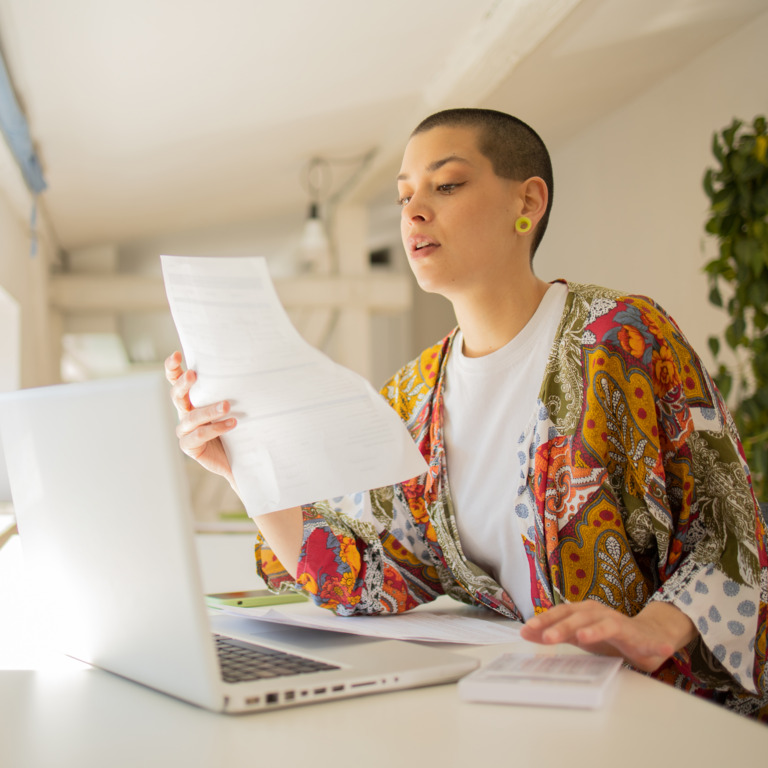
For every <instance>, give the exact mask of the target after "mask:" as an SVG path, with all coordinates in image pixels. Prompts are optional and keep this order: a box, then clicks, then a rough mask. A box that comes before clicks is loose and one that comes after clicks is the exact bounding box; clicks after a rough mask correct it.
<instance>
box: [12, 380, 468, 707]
mask: <svg viewBox="0 0 768 768" xmlns="http://www.w3.org/2000/svg"><path fill="white" fill-rule="evenodd" d="M175 420H176V419H175V414H174V413H173V408H172V406H171V403H170V399H169V393H168V386H167V383H166V382H165V381H164V380H163V378H162V376H160V375H155V374H151V375H141V376H135V377H130V378H125V379H109V380H102V381H96V382H87V383H82V384H67V385H59V386H53V387H43V388H38V389H29V390H22V391H19V392H15V393H10V394H3V395H0V434H2V439H3V444H4V446H5V454H6V460H7V464H8V474H9V477H10V482H11V491H12V494H13V501H14V508H15V512H16V515H17V520H18V527H19V534H20V537H21V543H22V548H23V551H24V559H25V562H26V565H27V569H28V571H29V572H30V575H31V576H32V577H34V579H35V581H36V582H37V584H38V585H39V588H40V589H41V590H42V593H41V594H42V595H43V596H44V597H43V598H42V599H40V601H39V604H40V606H41V610H43V611H45V612H46V616H50V619H49V621H48V626H49V627H50V634H51V637H52V638H55V641H56V645H57V646H58V647H60V648H61V649H62V650H63V651H64V652H65V653H67V654H68V655H70V656H73V657H75V658H77V659H80V660H82V661H85V662H87V663H89V664H91V665H93V666H95V667H99V668H101V669H104V670H108V671H109V672H113V673H115V674H117V675H121V676H122V677H125V678H129V679H130V680H133V681H135V682H138V683H141V684H143V685H146V686H149V687H151V688H154V689H156V690H158V691H162V692H164V693H167V694H170V695H172V696H175V697H177V698H179V699H183V700H185V701H188V702H192V703H194V704H197V705H199V706H201V707H206V708H208V709H212V710H217V711H224V712H247V711H259V710H267V709H273V708H277V707H286V706H293V705H298V704H306V703H311V702H320V701H326V700H328V699H333V698H342V697H348V696H355V695H362V694H368V693H373V692H376V691H385V690H389V689H397V688H409V687H415V686H421V685H430V684H435V683H440V682H448V681H452V680H456V679H458V678H459V677H461V676H462V675H464V674H466V673H467V672H469V671H471V670H472V669H473V668H474V667H475V666H477V663H476V661H475V660H473V659H470V658H468V657H463V656H460V655H457V654H453V653H449V652H446V651H438V650H435V649H433V648H426V647H422V646H418V645H415V644H412V643H404V642H397V641H380V640H371V639H367V638H360V637H354V636H351V635H336V634H332V633H327V632H320V631H316V630H304V629H299V628H288V627H284V628H276V627H275V626H274V625H266V626H260V623H259V622H249V623H248V629H247V630H244V629H243V627H242V625H238V628H237V632H238V634H237V637H236V638H234V639H233V638H231V637H227V636H226V632H219V633H218V635H219V636H218V637H216V636H214V634H213V632H212V626H211V622H212V621H214V622H215V621H216V620H217V619H216V618H212V617H211V616H210V615H209V612H208V609H207V608H206V606H205V602H204V596H203V586H202V582H201V576H200V573H199V568H198V561H197V553H196V549H195V543H194V538H193V521H192V514H191V511H190V505H189V499H188V490H187V483H186V480H185V477H184V470H183V465H182V457H181V454H180V451H179V448H178V445H177V442H176V437H175V433H174V425H175ZM318 610H321V609H319V608H318ZM221 621H222V622H224V623H225V624H226V620H224V619H223V618H222V620H221ZM229 621H230V622H231V621H232V620H231V619H230V620H229ZM229 629H232V627H231V626H230V627H229ZM244 631H245V632H246V633H247V634H245V635H244V634H243V632H244ZM229 634H230V635H231V632H230V633H229ZM244 640H245V642H244ZM217 646H222V649H221V650H222V657H233V656H238V655H240V654H243V653H245V654H246V655H248V654H250V653H251V652H252V651H253V648H249V646H250V647H253V646H261V649H262V650H261V654H262V657H263V658H262V659H261V661H258V660H253V661H251V662H248V663H247V664H245V665H244V666H245V668H246V669H245V678H246V679H243V680H240V681H237V679H239V677H238V676H242V675H243V669H242V667H243V665H242V664H240V663H234V666H235V667H238V666H239V667H241V668H240V669H239V671H238V670H237V669H233V668H232V665H231V664H230V662H229V661H220V656H219V654H218V653H217ZM256 651H258V649H256ZM256 651H253V652H254V653H255V652H256ZM282 653H287V654H290V656H292V657H294V658H283V657H282V656H281V654H282ZM296 657H298V658H296ZM307 657H310V662H306V663H308V664H309V669H308V670H306V669H304V670H303V669H302V665H304V664H305V662H304V661H302V659H303V658H307ZM222 673H223V674H222ZM265 675H266V677H265ZM225 677H226V679H225Z"/></svg>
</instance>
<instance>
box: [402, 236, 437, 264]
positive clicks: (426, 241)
mask: <svg viewBox="0 0 768 768" xmlns="http://www.w3.org/2000/svg"><path fill="white" fill-rule="evenodd" d="M439 247H440V243H438V242H437V241H436V240H433V239H432V238H431V237H425V236H423V235H422V236H419V235H414V236H411V237H409V238H408V255H409V256H410V257H411V258H412V259H418V258H423V257H424V256H430V255H431V254H433V253H434V252H435V251H436V250H437V249H438V248H439Z"/></svg>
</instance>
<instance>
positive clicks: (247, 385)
mask: <svg viewBox="0 0 768 768" xmlns="http://www.w3.org/2000/svg"><path fill="white" fill-rule="evenodd" d="M160 258H161V261H162V268H163V278H164V281H165V289H166V293H167V295H168V302H169V304H170V307H171V314H172V315H173V320H174V322H175V324H176V329H177V331H178V334H179V340H180V342H181V346H182V349H183V352H184V357H185V360H186V364H187V366H188V367H189V368H190V369H193V370H195V371H196V372H197V381H196V382H195V384H194V386H193V387H192V390H191V391H190V398H191V400H192V403H193V404H194V405H195V406H201V405H206V404H209V403H213V402H218V401H219V400H229V402H230V403H231V405H232V415H233V416H235V417H236V418H237V420H238V425H237V427H236V428H235V429H234V430H233V431H232V432H231V433H229V434H227V435H226V436H225V437H224V438H223V442H224V447H225V450H226V452H227V455H228V457H229V460H230V464H231V465H232V472H233V474H234V477H235V481H236V483H237V487H238V490H239V493H240V497H241V498H242V500H243V503H244V504H245V508H246V510H247V511H248V514H249V515H251V517H256V516H258V515H262V514H265V513H267V512H274V511H276V510H279V509H285V508H287V507H293V506H297V505H300V504H307V503H311V502H315V501H321V500H323V499H328V498H333V497H335V496H342V495H345V494H349V493H356V492H358V491H363V490H368V489H370V488H379V487H382V486H386V485H392V484H394V483H398V482H401V481H403V480H408V479H410V478H412V477H416V476H417V475H420V474H423V473H424V472H425V471H426V469H427V467H426V463H425V461H424V459H423V458H422V456H421V454H420V453H419V451H418V449H417V448H416V446H415V444H414V442H413V440H412V439H411V437H410V435H409V433H408V431H407V430H406V428H405V426H404V425H403V423H402V422H401V421H400V419H399V417H398V416H397V414H396V413H395V412H394V411H393V410H392V409H391V408H390V407H389V405H388V404H387V403H386V402H385V401H384V399H383V398H382V397H381V396H380V395H379V394H378V393H377V392H376V391H375V390H374V389H373V387H371V385H370V384H369V383H368V382H367V381H366V380H365V379H364V378H363V377H362V376H359V375H358V374H356V373H354V372H353V371H350V370H348V369H347V368H344V367H342V366H340V365H338V364H337V363H334V362H333V361H332V360H330V358H328V357H326V356H325V355H324V354H323V353H322V352H320V351H319V350H317V349H315V348H314V347H312V346H311V345H310V344H308V343H307V342H306V341H304V339H303V338H302V337H301V336H300V335H299V333H298V331H297V330H296V329H295V328H294V327H293V325H292V324H291V322H290V320H289V318H288V316H287V314H286V313H285V310H284V309H283V307H282V305H281V304H280V300H279V299H278V297H277V293H276V292H275V288H274V286H273V284H272V280H271V279H270V276H269V272H268V270H267V263H266V261H265V259H263V258H258V257H185V256H161V257H160Z"/></svg>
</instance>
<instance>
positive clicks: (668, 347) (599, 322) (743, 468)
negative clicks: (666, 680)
mask: <svg viewBox="0 0 768 768" xmlns="http://www.w3.org/2000/svg"><path fill="white" fill-rule="evenodd" d="M603 309H604V311H602V313H597V314H599V315H600V316H599V317H595V316H594V315H593V318H592V322H591V323H590V324H589V325H588V326H587V331H586V333H585V335H584V339H583V342H586V343H585V346H584V347H583V348H584V355H585V357H584V359H585V405H586V412H585V418H584V423H583V426H582V437H583V438H584V442H585V444H586V443H589V442H594V443H595V444H596V443H598V442H600V441H603V442H604V443H607V444H608V448H607V450H606V451H605V456H606V465H607V467H608V470H609V474H610V475H611V478H612V480H611V484H612V485H613V486H614V488H615V489H617V490H618V491H619V492H620V494H621V495H622V497H623V506H624V512H623V516H624V524H625V526H626V533H627V536H628V538H629V540H630V541H631V542H632V548H633V550H634V551H635V552H636V553H637V554H638V555H640V558H641V559H642V560H643V561H644V562H645V563H646V564H647V565H648V566H650V567H649V568H648V571H652V575H651V585H652V588H655V589H653V592H652V593H651V594H650V596H649V598H650V600H659V601H665V602H669V603H671V604H673V605H675V606H676V607H678V608H679V609H680V610H681V611H683V612H684V613H685V614H686V615H687V616H689V617H690V618H691V620H692V621H693V623H694V624H695V625H696V627H697V628H698V631H699V637H698V638H697V639H696V640H695V641H694V642H693V643H692V644H691V645H690V646H688V647H687V648H686V649H684V651H682V652H680V653H678V654H677V655H676V657H675V658H674V660H673V662H672V665H674V667H675V670H676V672H677V673H682V674H683V675H684V676H685V678H687V680H688V681H690V682H692V683H693V685H694V686H702V687H706V688H708V689H712V690H721V691H724V690H731V691H737V692H738V691H739V690H741V692H742V693H743V692H748V693H749V694H757V695H758V696H759V697H763V698H766V697H768V680H766V626H767V623H768V555H767V554H766V533H765V528H764V526H763V521H762V516H761V514H760V510H759V507H758V504H757V502H756V500H755V497H754V494H753V492H752V487H751V483H750V474H749V468H748V467H747V464H746V462H745V460H744V452H743V449H742V446H741V443H740V440H739V437H738V434H737V432H736V429H735V426H734V424H733V420H732V417H731V416H730V414H729V412H728V410H727V408H726V406H725V404H724V403H723V401H722V398H721V397H720V394H719V393H718V391H717V389H716V387H715V385H714V383H713V381H712V379H711V378H710V376H709V375H708V373H707V372H706V370H705V369H704V366H703V365H702V363H701V361H700V360H699V358H698V357H697V356H696V354H695V353H694V352H693V350H692V349H691V347H690V345H689V344H688V343H687V341H686V340H685V339H684V337H683V335H682V333H681V332H680V330H679V328H678V327H677V326H676V325H675V323H674V321H672V320H671V319H670V318H669V317H668V316H667V315H666V314H665V313H664V312H663V311H662V310H661V309H660V308H659V307H658V306H657V305H656V304H655V303H654V302H652V301H651V300H649V299H646V298H644V297H636V296H634V297H622V298H619V299H618V300H616V301H615V302H611V303H610V306H609V305H606V306H605V307H604V308H603ZM598 433H600V434H599V435H598ZM641 553H642V554H641ZM648 571H647V572H648ZM675 670H673V669H672V668H671V666H670V668H669V669H668V670H666V672H665V671H664V670H663V669H662V671H661V672H660V675H659V676H661V677H663V676H664V675H665V674H666V675H673V674H675ZM670 681H671V680H670ZM766 700H767V701H768V698H766Z"/></svg>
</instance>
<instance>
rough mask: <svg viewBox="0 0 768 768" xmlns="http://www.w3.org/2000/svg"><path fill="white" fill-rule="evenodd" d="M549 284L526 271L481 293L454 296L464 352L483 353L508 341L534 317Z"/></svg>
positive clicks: (479, 354) (489, 351)
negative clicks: (512, 279)
mask: <svg viewBox="0 0 768 768" xmlns="http://www.w3.org/2000/svg"><path fill="white" fill-rule="evenodd" d="M548 288H549V283H546V282H544V281H543V280H539V278H537V277H536V276H535V275H534V274H533V273H532V272H530V271H529V272H527V273H525V274H523V275H520V276H519V277H516V279H515V280H514V281H511V282H509V283H506V284H501V285H500V286H499V287H498V288H497V287H496V286H492V287H489V288H488V289H487V290H485V291H483V292H482V294H480V293H477V294H474V295H471V296H462V297H458V298H456V299H454V301H453V308H454V312H455V313H456V319H457V321H458V323H459V327H460V328H461V332H462V335H463V337H464V348H463V351H464V354H465V355H466V356H467V357H482V356H483V355H489V354H491V352H495V351H496V350H497V349H501V348H502V347H503V346H504V345H505V344H508V343H509V342H510V341H511V340H512V339H514V338H515V336H517V334H518V333H520V331H521V330H522V329H523V328H525V326H526V324H527V323H528V321H529V320H530V319H531V318H532V317H533V315H534V313H535V312H536V310H537V309H538V307H539V304H540V303H541V300H542V299H543V298H544V294H545V293H546V292H547V289H548Z"/></svg>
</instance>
